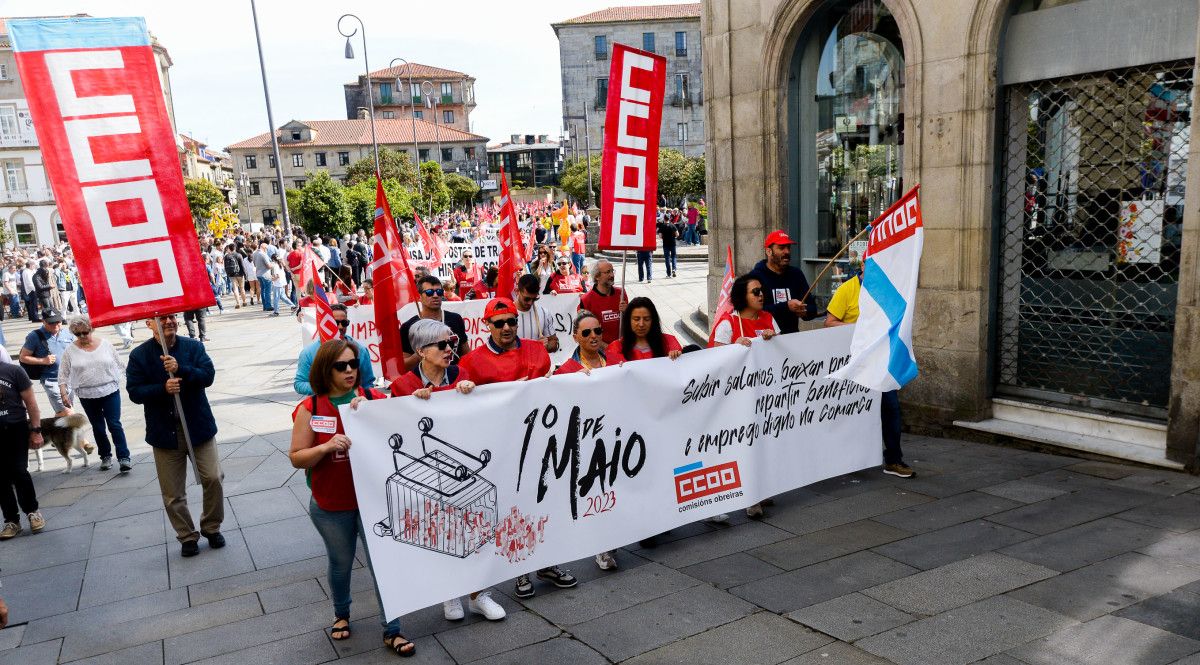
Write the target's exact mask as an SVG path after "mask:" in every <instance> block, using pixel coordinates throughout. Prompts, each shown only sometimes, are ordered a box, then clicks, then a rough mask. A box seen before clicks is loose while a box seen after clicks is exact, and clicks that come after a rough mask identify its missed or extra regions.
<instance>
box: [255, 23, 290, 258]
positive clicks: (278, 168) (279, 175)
mask: <svg viewBox="0 0 1200 665" xmlns="http://www.w3.org/2000/svg"><path fill="white" fill-rule="evenodd" d="M250 15H251V16H252V17H253V18H254V40H255V41H256V42H257V43H258V68H259V70H260V71H262V82H263V97H264V98H265V99H266V101H267V124H268V125H269V126H270V127H269V130H270V131H269V133H270V136H271V154H272V155H274V157H275V182H276V183H278V188H279V208H280V210H282V211H283V232H284V233H285V234H287V235H291V233H292V219H291V216H289V215H288V207H287V194H285V193H284V191H283V163H282V161H280V158H279V139H278V137H276V136H275V116H274V115H273V114H272V113H271V91H270V90H269V89H268V88H267V63H266V61H265V60H263V50H262V36H261V35H260V34H259V32H258V10H257V9H256V8H255V6H254V0H250ZM247 198H249V197H247ZM248 206H249V202H247V208H246V214H247V215H249V214H250V213H249V210H250V209H249V207H248ZM250 222H251V224H253V223H254V219H253V218H251V219H250Z"/></svg>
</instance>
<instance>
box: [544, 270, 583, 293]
mask: <svg viewBox="0 0 1200 665" xmlns="http://www.w3.org/2000/svg"><path fill="white" fill-rule="evenodd" d="M550 290H551V291H553V292H555V293H583V278H582V277H580V276H579V275H577V274H575V273H567V274H566V275H564V274H562V273H561V272H555V273H554V275H553V276H551V277H550Z"/></svg>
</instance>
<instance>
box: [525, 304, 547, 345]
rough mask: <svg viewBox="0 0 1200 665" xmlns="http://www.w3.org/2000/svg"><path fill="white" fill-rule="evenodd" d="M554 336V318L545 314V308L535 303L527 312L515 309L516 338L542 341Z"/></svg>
mask: <svg viewBox="0 0 1200 665" xmlns="http://www.w3.org/2000/svg"><path fill="white" fill-rule="evenodd" d="M553 334H554V318H553V317H551V316H550V315H549V314H548V313H546V308H545V307H542V306H541V305H539V304H537V303H533V307H530V308H529V311H528V312H522V311H521V308H520V307H518V308H517V337H520V338H521V339H542V338H543V337H550V336H551V335H553Z"/></svg>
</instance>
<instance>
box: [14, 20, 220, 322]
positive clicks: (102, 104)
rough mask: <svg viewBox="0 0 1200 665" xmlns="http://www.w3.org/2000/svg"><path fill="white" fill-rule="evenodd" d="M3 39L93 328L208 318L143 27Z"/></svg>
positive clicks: (41, 28)
mask: <svg viewBox="0 0 1200 665" xmlns="http://www.w3.org/2000/svg"><path fill="white" fill-rule="evenodd" d="M8 29H9V34H10V35H11V37H12V42H13V50H14V52H15V53H16V60H17V69H18V70H19V71H20V75H21V84H22V85H23V86H24V91H25V96H26V97H27V98H28V100H29V110H30V114H31V115H32V116H33V122H34V128H35V129H36V131H37V136H38V142H39V143H40V144H41V148H42V150H41V157H42V159H44V160H45V167H46V176H47V178H48V180H49V181H50V184H51V186H52V187H53V188H54V198H55V203H56V204H57V206H58V212H59V215H60V216H61V218H62V224H63V228H64V229H65V230H66V233H67V238H68V240H69V241H70V243H71V248H72V250H73V253H74V256H75V259H76V261H77V263H78V267H79V277H80V282H81V283H82V285H83V290H84V294H85V295H86V296H87V304H88V314H89V316H90V317H91V321H92V325H94V326H105V325H109V324H113V323H121V322H124V321H131V320H135V319H141V318H148V317H150V316H153V315H155V314H170V313H176V312H183V311H188V310H193V309H202V308H205V307H209V306H211V305H212V304H213V302H214V299H213V292H212V287H211V286H210V285H209V281H208V273H207V272H206V271H205V268H204V262H203V259H202V258H201V256H200V252H199V243H198V241H197V239H196V229H195V226H194V225H193V222H192V213H191V209H190V208H189V207H188V202H187V196H186V195H185V194H184V190H183V176H182V174H181V172H180V170H179V155H178V154H177V153H176V149H175V135H174V130H173V129H172V127H171V119H170V117H169V116H168V115H167V108H166V104H165V102H164V101H163V92H162V86H161V85H160V83H159V76H160V72H159V67H158V62H157V60H156V59H155V56H154V52H153V51H152V49H151V46H150V35H149V33H148V32H147V31H146V23H145V21H144V20H143V19H140V18H78V17H73V18H38V19H9V21H8Z"/></svg>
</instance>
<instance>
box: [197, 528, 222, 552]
mask: <svg viewBox="0 0 1200 665" xmlns="http://www.w3.org/2000/svg"><path fill="white" fill-rule="evenodd" d="M200 535H201V536H204V537H205V538H207V539H208V546H209V547H210V548H212V549H214V550H219V549H221V548H222V547H225V536H222V535H221V532H220V531H218V532H216V533H204V532H203V531H201V532H200Z"/></svg>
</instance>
